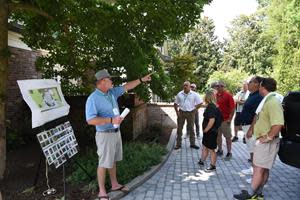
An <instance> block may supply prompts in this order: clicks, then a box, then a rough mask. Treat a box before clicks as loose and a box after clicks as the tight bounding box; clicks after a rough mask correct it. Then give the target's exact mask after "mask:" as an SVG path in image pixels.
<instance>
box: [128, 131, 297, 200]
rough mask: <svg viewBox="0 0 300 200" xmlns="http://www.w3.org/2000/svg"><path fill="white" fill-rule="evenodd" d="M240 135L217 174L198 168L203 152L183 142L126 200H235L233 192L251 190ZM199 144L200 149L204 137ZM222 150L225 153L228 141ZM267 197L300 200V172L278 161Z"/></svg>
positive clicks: (246, 156)
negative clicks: (247, 180)
mask: <svg viewBox="0 0 300 200" xmlns="http://www.w3.org/2000/svg"><path fill="white" fill-rule="evenodd" d="M239 136H240V140H239V141H238V142H235V143H233V157H232V159H231V160H230V161H225V160H224V159H223V158H220V157H219V158H218V161H217V171H216V172H213V173H206V172H204V170H203V168H200V167H199V166H198V164H197V161H198V160H199V152H200V151H199V150H194V149H191V148H190V147H189V140H188V139H183V143H182V149H180V150H173V152H172V153H171V155H170V157H169V159H168V161H167V162H166V163H165V164H164V166H163V167H162V168H161V169H160V170H159V171H158V172H157V173H156V174H155V175H154V176H153V177H152V178H150V179H149V180H148V181H146V182H145V183H144V184H143V185H141V186H140V187H138V188H136V189H135V190H134V191H132V192H130V193H129V194H128V195H127V196H125V197H124V198H123V200H143V199H144V200H154V199H155V200H159V199H162V200H188V199H191V200H194V199H195V200H196V199H205V200H206V199H211V200H217V199H219V200H224V199H233V197H232V196H233V194H234V193H237V192H239V191H240V190H241V189H247V188H248V187H249V184H248V183H247V182H246V179H247V178H250V176H249V175H247V176H245V175H243V174H242V173H241V170H242V169H246V168H248V167H249V163H248V162H247V159H248V153H247V151H246V147H245V145H244V144H243V143H242V142H241V138H242V135H240V134H239ZM197 144H198V145H199V146H201V138H199V139H198V140H197ZM223 149H224V150H226V146H225V141H223ZM225 153H226V152H225ZM208 165H209V160H208V161H207V163H206V166H208ZM264 194H265V199H267V200H268V199H272V200H277V199H278V200H282V199H287V200H299V199H300V170H299V169H296V168H293V167H290V166H287V165H285V164H283V163H281V162H280V160H279V159H278V158H277V160H276V162H275V165H274V168H273V169H272V170H271V173H270V179H269V182H268V184H267V185H266V186H265V189H264Z"/></svg>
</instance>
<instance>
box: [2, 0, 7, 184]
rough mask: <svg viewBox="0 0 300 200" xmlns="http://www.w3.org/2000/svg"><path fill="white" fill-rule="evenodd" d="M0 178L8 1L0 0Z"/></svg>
mask: <svg viewBox="0 0 300 200" xmlns="http://www.w3.org/2000/svg"><path fill="white" fill-rule="evenodd" d="M0 5H1V6H0V180H2V179H3V176H4V171H5V164H6V126H5V101H6V83H7V69H8V44H7V43H8V2H7V0H0Z"/></svg>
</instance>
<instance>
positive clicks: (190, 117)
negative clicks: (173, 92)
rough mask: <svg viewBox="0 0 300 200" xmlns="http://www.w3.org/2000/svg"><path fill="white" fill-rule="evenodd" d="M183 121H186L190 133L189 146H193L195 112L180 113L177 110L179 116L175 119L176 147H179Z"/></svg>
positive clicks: (180, 111)
mask: <svg viewBox="0 0 300 200" xmlns="http://www.w3.org/2000/svg"><path fill="white" fill-rule="evenodd" d="M185 120H186V121H187V130H188V132H189V133H190V144H191V145H195V132H194V123H195V110H194V111H190V112H188V111H182V110H179V115H178V117H177V144H176V146H181V137H182V128H183V125H184V122H185Z"/></svg>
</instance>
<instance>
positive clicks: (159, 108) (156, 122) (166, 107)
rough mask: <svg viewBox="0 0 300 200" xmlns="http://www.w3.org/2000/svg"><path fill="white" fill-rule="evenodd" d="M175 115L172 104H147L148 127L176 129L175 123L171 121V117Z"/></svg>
mask: <svg viewBox="0 0 300 200" xmlns="http://www.w3.org/2000/svg"><path fill="white" fill-rule="evenodd" d="M175 115H176V113H175V110H174V106H173V104H167V103H152V104H148V116H147V117H148V119H149V120H148V127H151V126H159V127H160V128H176V127H177V123H176V122H175V121H173V120H172V117H171V116H175ZM173 119H174V117H173Z"/></svg>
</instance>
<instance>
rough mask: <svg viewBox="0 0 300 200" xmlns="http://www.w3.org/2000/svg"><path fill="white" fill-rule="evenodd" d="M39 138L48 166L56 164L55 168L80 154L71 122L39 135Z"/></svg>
mask: <svg viewBox="0 0 300 200" xmlns="http://www.w3.org/2000/svg"><path fill="white" fill-rule="evenodd" d="M37 138H38V140H39V142H40V145H41V147H42V150H43V152H44V155H45V157H46V159H47V162H48V164H49V165H51V164H54V166H55V168H58V167H59V166H60V165H62V164H63V163H65V162H66V161H67V159H69V158H71V157H72V156H74V155H75V154H76V153H77V152H78V150H77V147H78V143H77V141H76V138H75V135H74V131H73V128H72V126H71V124H70V122H69V121H67V122H65V123H63V124H60V125H58V126H56V127H55V128H52V129H50V130H46V131H43V132H41V133H39V134H37Z"/></svg>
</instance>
